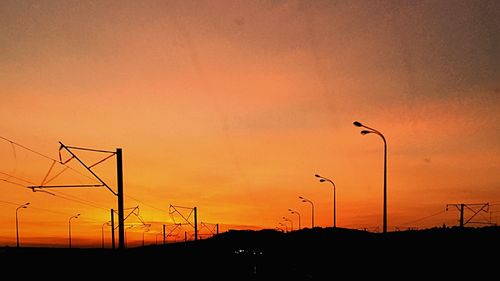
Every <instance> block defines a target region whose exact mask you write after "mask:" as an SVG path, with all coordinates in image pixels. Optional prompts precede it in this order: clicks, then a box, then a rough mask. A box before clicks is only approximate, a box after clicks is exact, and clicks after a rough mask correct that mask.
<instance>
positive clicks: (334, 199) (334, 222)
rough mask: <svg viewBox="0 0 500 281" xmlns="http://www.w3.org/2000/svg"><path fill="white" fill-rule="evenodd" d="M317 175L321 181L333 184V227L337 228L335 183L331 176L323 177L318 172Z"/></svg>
mask: <svg viewBox="0 0 500 281" xmlns="http://www.w3.org/2000/svg"><path fill="white" fill-rule="evenodd" d="M314 176H315V177H317V178H319V181H320V182H326V181H327V182H329V183H331V184H332V185H333V228H336V227H337V199H336V198H335V196H336V195H335V194H336V191H335V189H336V188H335V183H334V182H333V181H332V180H331V179H329V178H325V177H322V176H320V175H318V174H316V175H314Z"/></svg>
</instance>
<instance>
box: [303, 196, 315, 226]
mask: <svg viewBox="0 0 500 281" xmlns="http://www.w3.org/2000/svg"><path fill="white" fill-rule="evenodd" d="M299 199H302V202H308V203H311V208H312V211H311V228H314V204H313V202H312V201H311V200H309V199H307V198H305V197H302V196H299Z"/></svg>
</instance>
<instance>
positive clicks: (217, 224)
mask: <svg viewBox="0 0 500 281" xmlns="http://www.w3.org/2000/svg"><path fill="white" fill-rule="evenodd" d="M216 225H217V232H216V233H217V235H219V224H216Z"/></svg>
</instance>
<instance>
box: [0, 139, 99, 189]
mask: <svg viewBox="0 0 500 281" xmlns="http://www.w3.org/2000/svg"><path fill="white" fill-rule="evenodd" d="M0 139H3V140H5V141H7V142H9V143H11V144H12V145H16V146H19V147H21V148H23V149H25V150H27V151H30V152H32V153H35V154H37V155H39V156H41V157H43V158H46V159H49V160H51V161H54V162H57V163H59V164H60V165H63V166H65V167H67V168H68V169H70V170H72V171H73V172H75V173H77V174H79V175H81V176H83V177H86V178H88V179H90V180H93V181H95V179H94V178H91V177H89V176H87V175H85V174H83V173H82V172H80V171H78V170H76V169H75V168H72V167H71V166H69V165H66V163H67V161H66V162H62V161H59V160H56V159H54V158H52V157H50V156H47V155H45V154H42V153H40V152H38V151H36V150H34V149H31V148H29V147H27V146H24V145H22V144H20V143H17V142H15V141H12V140H10V139H8V138H5V137H3V136H0ZM47 176H48V175H47ZM47 176H46V177H47Z"/></svg>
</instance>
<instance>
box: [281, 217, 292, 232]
mask: <svg viewBox="0 0 500 281" xmlns="http://www.w3.org/2000/svg"><path fill="white" fill-rule="evenodd" d="M283 219H284V220H286V221H289V222H290V229H291V230H290V231H293V221H292V220H291V219H289V218H287V217H283Z"/></svg>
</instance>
